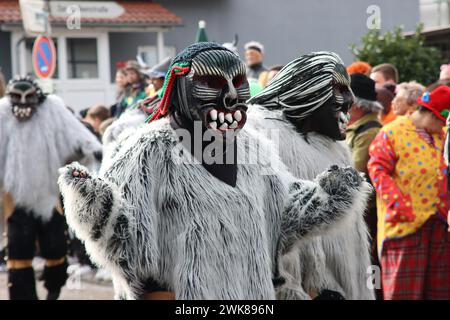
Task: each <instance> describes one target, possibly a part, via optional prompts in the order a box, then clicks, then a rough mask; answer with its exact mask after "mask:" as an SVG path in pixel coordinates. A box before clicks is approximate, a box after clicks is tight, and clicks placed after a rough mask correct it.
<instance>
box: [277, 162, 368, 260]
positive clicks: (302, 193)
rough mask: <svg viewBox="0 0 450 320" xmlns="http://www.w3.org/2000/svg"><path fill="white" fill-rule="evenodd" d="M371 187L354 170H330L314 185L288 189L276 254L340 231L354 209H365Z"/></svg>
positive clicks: (300, 184) (305, 183)
mask: <svg viewBox="0 0 450 320" xmlns="http://www.w3.org/2000/svg"><path fill="white" fill-rule="evenodd" d="M370 188H371V187H370V185H369V184H368V183H366V182H365V181H364V179H363V178H362V177H361V175H360V174H359V173H358V172H357V171H356V170H355V169H353V168H350V167H347V168H339V167H337V166H332V167H331V168H330V169H329V170H328V171H326V172H324V173H322V174H320V175H319V176H318V177H317V178H316V179H315V181H314V182H311V181H297V182H295V183H293V184H291V186H290V190H289V198H288V201H287V203H286V204H285V207H284V211H283V216H282V227H281V234H282V236H281V241H280V244H279V248H278V249H279V253H280V254H286V253H288V252H289V251H290V250H291V249H292V248H293V246H294V245H295V243H296V242H297V241H299V240H303V239H305V238H306V237H312V236H317V235H320V234H321V233H323V232H330V231H333V230H338V229H340V226H342V224H348V223H353V222H354V221H355V217H354V216H352V213H354V212H363V210H359V211H358V210H354V208H355V207H359V208H364V207H365V205H366V202H367V197H368V195H369V191H370Z"/></svg>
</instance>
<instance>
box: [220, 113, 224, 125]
mask: <svg viewBox="0 0 450 320" xmlns="http://www.w3.org/2000/svg"><path fill="white" fill-rule="evenodd" d="M219 121H220V123H223V122H224V121H225V115H224V114H223V112H221V113H219Z"/></svg>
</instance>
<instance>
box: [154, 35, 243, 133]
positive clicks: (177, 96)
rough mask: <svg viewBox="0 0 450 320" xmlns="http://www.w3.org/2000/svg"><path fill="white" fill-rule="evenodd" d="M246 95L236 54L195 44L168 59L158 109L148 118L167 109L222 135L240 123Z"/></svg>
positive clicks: (209, 44)
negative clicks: (168, 62)
mask: <svg viewBox="0 0 450 320" xmlns="http://www.w3.org/2000/svg"><path fill="white" fill-rule="evenodd" d="M249 97H250V89H249V84H248V81H247V78H246V69H245V65H244V63H243V62H242V61H241V60H240V59H239V57H238V56H237V55H236V54H234V53H233V52H231V51H230V50H228V49H226V48H225V47H222V46H221V45H218V44H215V43H209V42H202V43H196V44H193V45H191V46H189V47H187V48H186V49H185V50H183V51H182V52H181V53H180V54H179V55H178V56H177V57H175V59H174V60H173V61H172V65H171V68H170V69H169V72H168V74H167V76H166V81H165V84H164V87H163V94H162V98H161V102H160V104H159V105H158V110H157V111H156V113H154V114H153V115H151V116H150V117H149V121H151V120H153V119H156V118H159V117H160V116H162V115H164V114H166V113H167V112H168V111H169V112H170V113H171V114H178V115H179V116H181V117H182V118H184V121H188V122H194V121H201V122H202V125H203V128H204V129H213V130H216V131H218V132H220V133H222V134H224V133H226V132H228V131H234V130H238V129H241V128H242V127H243V126H244V124H245V122H246V119H247V116H246V111H247V105H246V104H245V101H246V100H247V99H248V98H249Z"/></svg>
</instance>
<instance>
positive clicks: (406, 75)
mask: <svg viewBox="0 0 450 320" xmlns="http://www.w3.org/2000/svg"><path fill="white" fill-rule="evenodd" d="M422 29H423V25H419V26H418V27H417V28H416V31H415V33H414V34H413V35H412V36H409V37H405V36H404V35H403V33H402V31H403V29H402V28H401V27H397V28H395V29H394V30H393V31H388V32H386V34H385V35H384V36H382V35H381V33H380V31H379V30H370V31H369V32H368V33H367V34H366V35H364V36H363V37H362V45H361V46H359V47H358V46H356V45H352V46H351V47H350V48H351V50H352V53H353V55H354V56H355V58H356V60H360V61H365V62H367V63H369V64H370V65H371V66H376V65H378V64H381V63H391V64H393V65H394V66H396V67H397V69H398V73H399V77H400V79H399V81H400V82H403V81H411V80H416V81H418V82H419V83H422V84H423V85H429V84H431V83H433V82H435V81H436V80H437V79H438V77H439V67H440V65H441V64H442V63H443V57H442V54H441V52H440V51H439V50H438V49H437V48H434V47H426V46H424V40H425V39H424V37H423V36H422V35H421V31H422Z"/></svg>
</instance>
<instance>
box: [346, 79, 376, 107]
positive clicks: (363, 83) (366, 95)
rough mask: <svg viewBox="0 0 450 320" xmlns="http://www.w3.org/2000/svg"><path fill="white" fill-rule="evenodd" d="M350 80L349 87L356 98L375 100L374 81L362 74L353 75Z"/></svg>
mask: <svg viewBox="0 0 450 320" xmlns="http://www.w3.org/2000/svg"><path fill="white" fill-rule="evenodd" d="M350 78H351V82H350V87H351V88H352V91H353V93H354V94H355V96H356V97H357V98H360V99H365V100H369V101H376V100H377V92H376V91H375V81H373V80H372V79H370V78H369V77H368V76H366V75H364V74H362V73H354V74H352V75H351V76H350Z"/></svg>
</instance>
